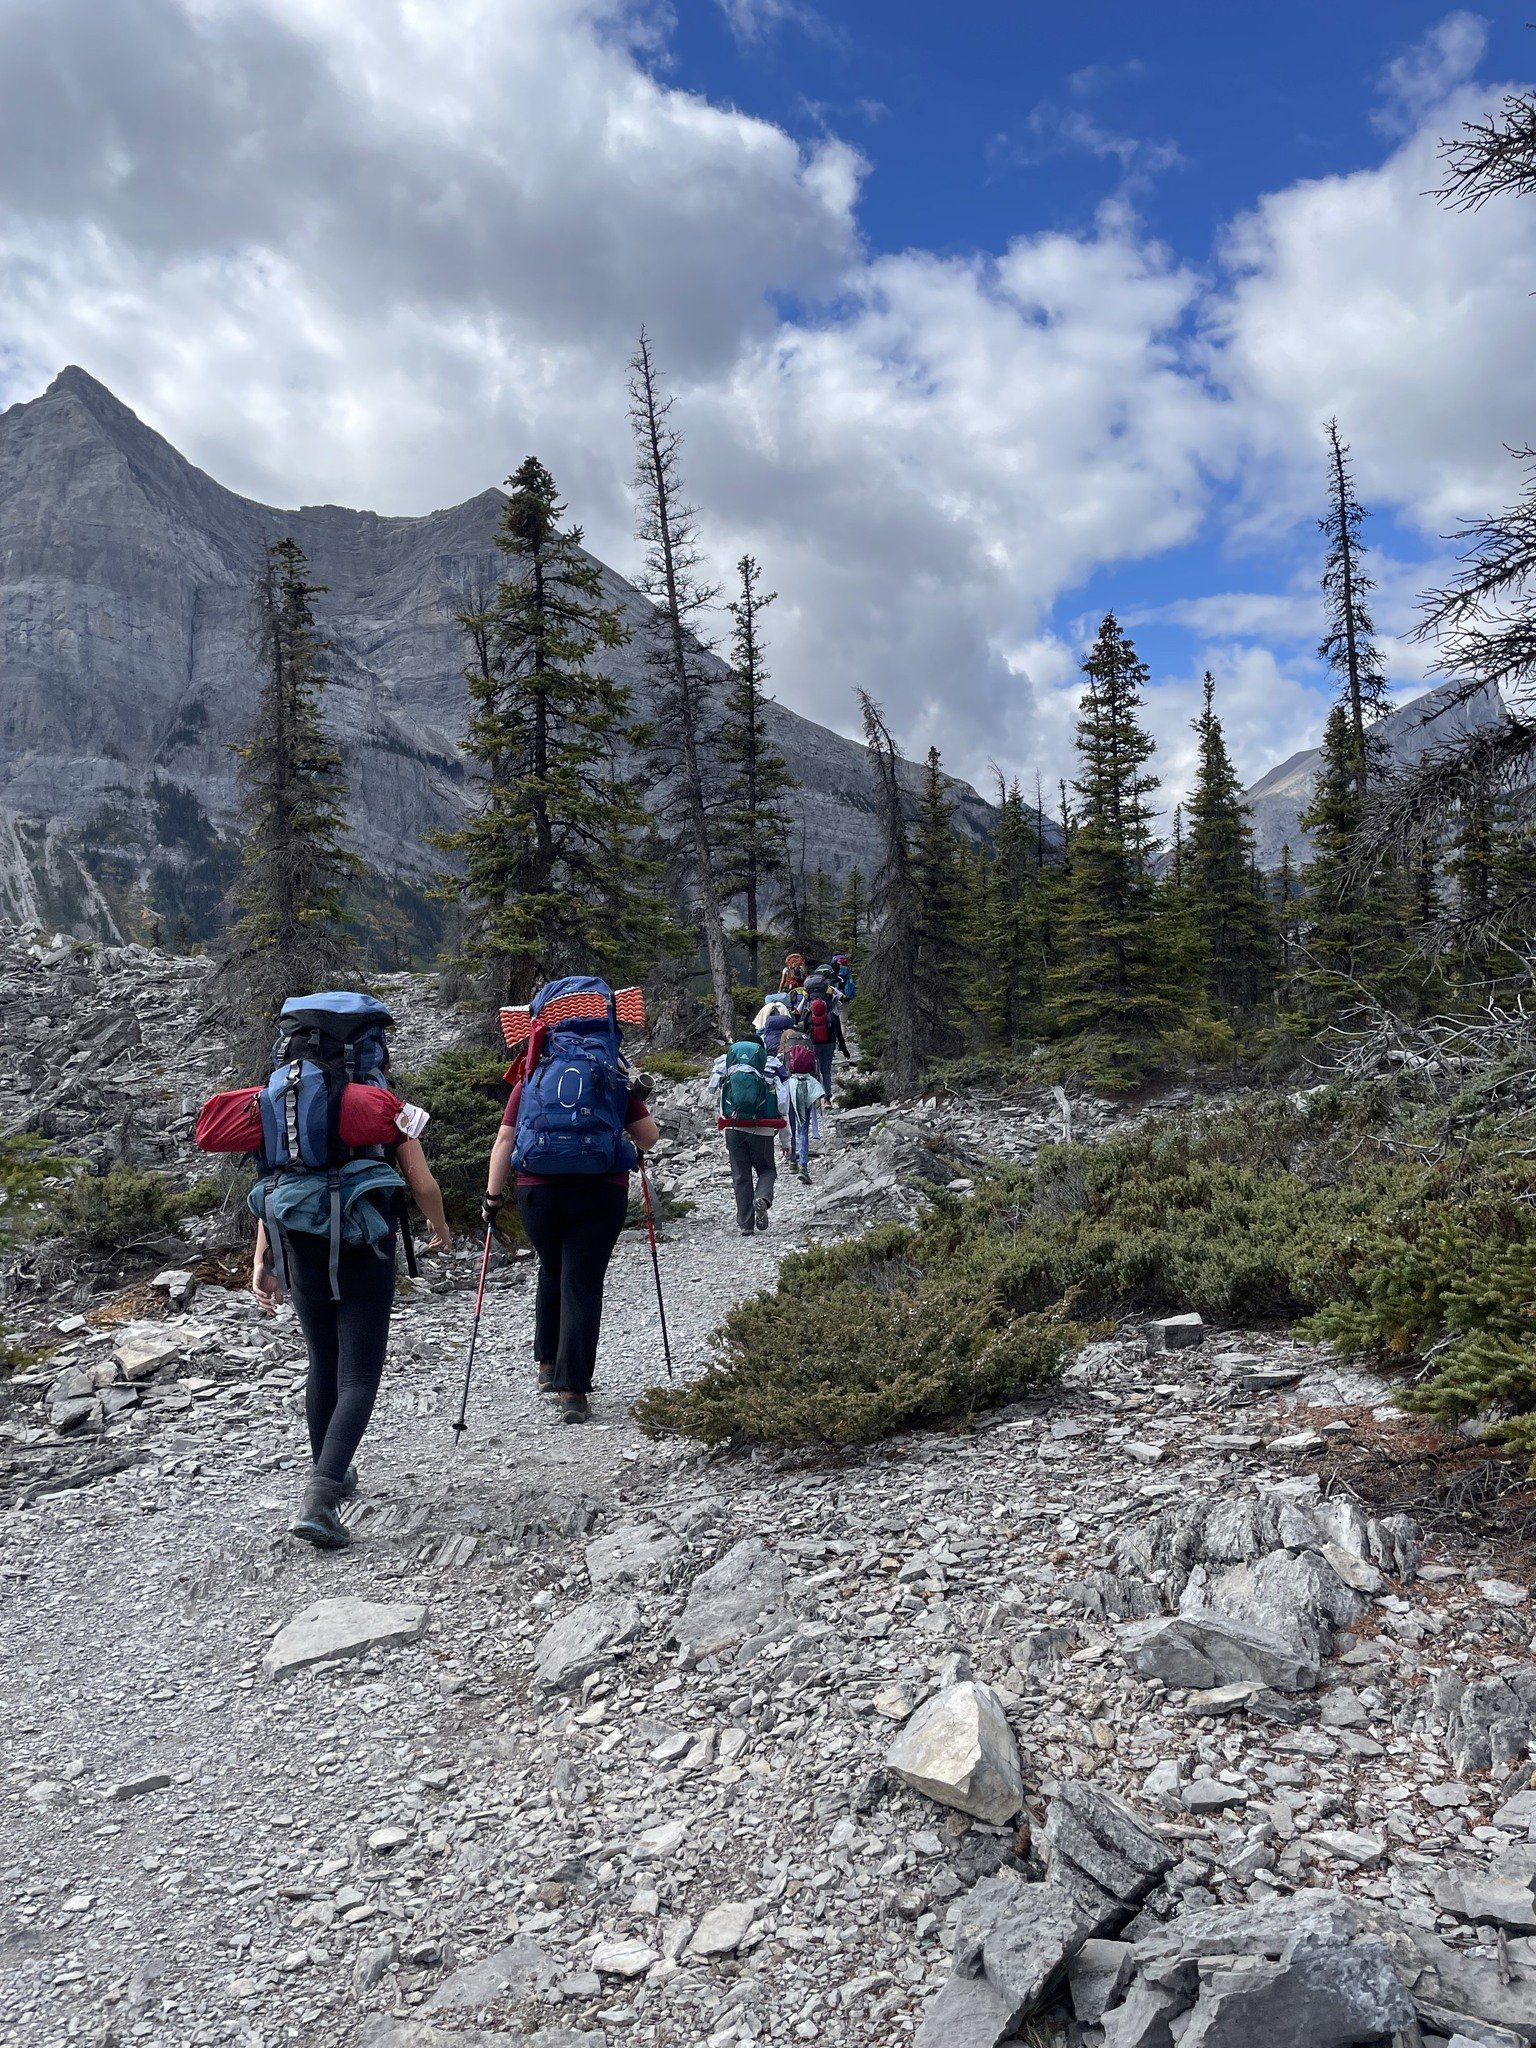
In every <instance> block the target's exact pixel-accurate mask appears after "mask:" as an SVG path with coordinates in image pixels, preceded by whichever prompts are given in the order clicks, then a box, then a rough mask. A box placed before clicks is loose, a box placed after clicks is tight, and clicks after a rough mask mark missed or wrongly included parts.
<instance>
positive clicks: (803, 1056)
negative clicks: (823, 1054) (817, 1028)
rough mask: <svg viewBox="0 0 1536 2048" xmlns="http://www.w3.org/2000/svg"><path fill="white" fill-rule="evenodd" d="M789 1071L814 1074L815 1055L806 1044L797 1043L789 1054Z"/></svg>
mask: <svg viewBox="0 0 1536 2048" xmlns="http://www.w3.org/2000/svg"><path fill="white" fill-rule="evenodd" d="M789 1071H790V1072H791V1073H792V1074H814V1073H815V1071H816V1055H815V1053H813V1052H812V1051H811V1048H810V1047H809V1046H808V1045H797V1046H795V1047H793V1048H792V1050H791V1052H790V1055H789Z"/></svg>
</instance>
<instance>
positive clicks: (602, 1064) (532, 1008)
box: [512, 974, 639, 1175]
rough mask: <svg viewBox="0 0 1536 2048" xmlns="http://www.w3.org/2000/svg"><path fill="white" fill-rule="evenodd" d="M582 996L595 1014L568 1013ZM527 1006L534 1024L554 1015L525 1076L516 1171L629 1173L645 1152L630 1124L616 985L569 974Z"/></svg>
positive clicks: (514, 1158) (519, 1110)
mask: <svg viewBox="0 0 1536 2048" xmlns="http://www.w3.org/2000/svg"><path fill="white" fill-rule="evenodd" d="M582 997H587V998H590V1011H589V1013H588V1014H584V1015H572V1014H570V1011H569V1005H570V1003H571V1002H572V1001H573V1000H575V999H579V998H582ZM528 1010H529V1015H530V1016H531V1017H532V1018H533V1019H534V1021H535V1022H536V1023H537V1021H538V1019H539V1017H540V1016H541V1015H542V1014H543V1013H544V1011H546V1010H549V1011H551V1012H552V1013H553V1014H554V1016H555V1019H556V1021H554V1022H552V1023H551V1025H550V1026H549V1030H548V1035H547V1037H546V1038H545V1041H544V1048H543V1052H542V1055H541V1057H540V1059H539V1063H538V1065H537V1066H536V1067H535V1068H534V1070H533V1072H532V1073H531V1074H529V1075H527V1076H526V1077H525V1078H524V1081H523V1092H522V1095H521V1097H520V1098H519V1101H518V1105H517V1135H516V1140H515V1142H514V1144H513V1147H512V1165H513V1169H514V1171H516V1172H518V1173H535V1174H551V1175H561V1174H568V1173H569V1174H602V1173H629V1172H631V1171H632V1170H633V1169H634V1167H635V1166H636V1165H637V1164H638V1162H639V1154H638V1153H637V1152H636V1150H635V1148H634V1146H633V1145H632V1144H631V1143H630V1141H629V1139H628V1137H627V1136H626V1135H625V1130H624V1126H625V1123H626V1120H627V1117H628V1111H629V1095H630V1088H629V1079H628V1076H627V1075H626V1073H625V1071H624V1064H623V1059H622V1056H621V1054H620V1050H619V1048H620V1045H621V1043H622V1040H623V1035H624V1034H623V1033H622V1031H621V1030H620V1029H619V1020H618V1016H617V1013H616V1012H615V1010H614V1003H613V990H612V989H611V988H610V987H609V986H608V984H607V982H606V981H599V980H598V979H597V978H596V976H595V975H590V974H568V975H566V976H565V977H564V978H563V979H562V980H560V981H549V982H546V983H545V984H544V986H543V988H541V989H540V990H539V992H538V994H537V995H536V996H535V997H534V999H533V1001H532V1002H531V1003H530V1004H529V1005H528Z"/></svg>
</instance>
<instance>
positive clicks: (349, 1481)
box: [339, 1465, 358, 1500]
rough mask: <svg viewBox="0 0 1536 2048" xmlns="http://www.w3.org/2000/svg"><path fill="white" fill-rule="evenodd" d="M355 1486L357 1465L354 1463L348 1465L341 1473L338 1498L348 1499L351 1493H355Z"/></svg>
mask: <svg viewBox="0 0 1536 2048" xmlns="http://www.w3.org/2000/svg"><path fill="white" fill-rule="evenodd" d="M357 1487H358V1478H357V1467H356V1466H355V1465H349V1466H348V1467H347V1469H346V1471H345V1472H344V1473H343V1475H342V1480H341V1493H340V1495H339V1498H340V1499H342V1500H350V1499H351V1498H352V1496H353V1494H355V1493H356V1491H357Z"/></svg>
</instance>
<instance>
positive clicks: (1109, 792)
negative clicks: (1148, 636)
mask: <svg viewBox="0 0 1536 2048" xmlns="http://www.w3.org/2000/svg"><path fill="white" fill-rule="evenodd" d="M1083 673H1084V674H1085V675H1086V676H1087V678H1088V687H1087V689H1086V691H1085V692H1084V694H1083V699H1082V704H1081V708H1080V715H1079V718H1078V725H1077V749H1078V758H1079V762H1080V772H1079V774H1078V777H1077V780H1076V781H1075V783H1074V784H1073V787H1074V788H1075V790H1076V791H1077V794H1078V796H1079V798H1080V799H1081V806H1080V810H1079V814H1078V820H1077V824H1076V829H1075V831H1074V832H1073V834H1072V838H1071V847H1070V855H1071V875H1070V884H1069V887H1070V895H1069V898H1068V909H1067V921H1066V930H1065V932H1064V934H1063V943H1062V955H1061V959H1060V961H1059V964H1058V965H1057V967H1056V968H1055V970H1054V972H1053V973H1052V976H1051V984H1050V990H1049V1001H1048V1010H1049V1016H1050V1020H1051V1023H1052V1026H1053V1028H1054V1030H1055V1032H1056V1033H1057V1035H1058V1036H1060V1037H1063V1038H1067V1039H1071V1040H1074V1041H1076V1044H1075V1047H1074V1050H1073V1057H1075V1058H1077V1059H1079V1060H1080V1061H1081V1062H1082V1063H1083V1064H1084V1065H1085V1067H1086V1068H1087V1069H1088V1070H1089V1071H1090V1072H1091V1073H1092V1074H1093V1075H1094V1076H1095V1078H1096V1079H1097V1080H1098V1081H1099V1082H1100V1083H1101V1084H1102V1085H1117V1084H1129V1083H1132V1082H1134V1081H1135V1080H1136V1079H1137V1078H1138V1077H1139V1076H1140V1075H1141V1074H1142V1073H1143V1072H1145V1070H1146V1068H1147V1066H1148V1064H1149V1063H1150V1062H1151V1060H1152V1059H1153V1058H1154V1057H1155V1048H1156V1044H1157V1041H1158V1039H1159V1038H1160V1037H1161V1036H1162V1035H1163V1034H1164V1033H1165V1032H1167V1031H1168V1030H1169V1029H1170V1028H1172V1026H1173V1025H1174V1024H1176V1023H1177V1021H1178V1019H1179V1014H1180V1006H1181V1003H1183V1002H1185V1001H1186V1000H1187V992H1185V991H1182V990H1181V989H1180V988H1179V987H1178V984H1177V978H1176V970H1175V971H1170V969H1169V967H1168V965H1167V963H1166V962H1165V961H1164V959H1163V957H1162V954H1161V951H1160V949H1159V946H1158V943H1157V909H1158V904H1157V891H1156V889H1155V886H1154V884H1153V881H1152V877H1151V872H1150V860H1151V855H1152V851H1153V843H1152V832H1151V808H1150V798H1151V795H1152V792H1153V791H1154V790H1155V789H1156V788H1157V778H1156V777H1155V776H1153V775H1150V774H1148V773H1147V772H1146V764H1147V762H1148V761H1149V760H1150V759H1151V758H1152V754H1153V751H1154V745H1153V741H1152V737H1151V735H1150V734H1149V733H1147V732H1145V731H1144V730H1143V729H1142V727H1141V725H1140V724H1139V723H1138V722H1137V717H1136V713H1137V711H1138V710H1139V709H1140V706H1141V691H1142V687H1143V685H1144V684H1145V682H1146V680H1147V670H1146V667H1145V664H1144V663H1143V662H1141V661H1140V660H1139V659H1138V657H1137V654H1136V650H1135V648H1134V646H1133V645H1132V644H1131V642H1130V641H1129V640H1128V639H1127V638H1126V636H1125V635H1124V634H1123V633H1122V632H1121V630H1120V627H1119V625H1118V623H1117V622H1116V620H1115V617H1114V615H1113V613H1111V614H1109V615H1107V616H1106V617H1105V620H1104V623H1103V625H1102V626H1101V628H1100V630H1099V636H1098V639H1097V640H1096V641H1095V643H1094V646H1093V650H1092V652H1091V653H1090V654H1089V656H1088V659H1087V660H1086V661H1085V662H1084V663H1083Z"/></svg>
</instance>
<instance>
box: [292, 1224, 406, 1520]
mask: <svg viewBox="0 0 1536 2048" xmlns="http://www.w3.org/2000/svg"><path fill="white" fill-rule="evenodd" d="M283 1247H284V1250H285V1252H286V1254H287V1259H288V1280H289V1286H290V1289H291V1292H292V1296H293V1306H294V1309H295V1311H296V1313H297V1315H298V1318H299V1327H300V1328H301V1329H302V1330H303V1332H304V1341H305V1343H306V1344H307V1345H308V1346H309V1379H308V1382H307V1383H306V1385H305V1388H304V1415H305V1419H306V1420H307V1421H308V1423H309V1448H310V1452H311V1454H312V1456H313V1457H314V1461H315V1469H316V1471H317V1472H318V1473H319V1474H320V1476H321V1478H322V1479H334V1480H336V1481H338V1482H339V1481H341V1480H342V1479H344V1478H345V1477H346V1473H347V1467H348V1466H349V1465H350V1464H351V1462H352V1460H353V1459H354V1458H355V1457H356V1455H357V1447H358V1445H359V1444H360V1443H361V1442H362V1440H363V1431H364V1430H365V1429H366V1428H367V1427H368V1418H369V1417H370V1416H371V1415H372V1413H373V1404H374V1401H375V1400H376V1399H377V1398H378V1392H379V1381H380V1380H381V1379H382V1378H383V1377H384V1352H385V1348H386V1346H387V1345H388V1343H389V1312H390V1308H391V1307H392V1305H393V1303H394V1299H395V1256H394V1241H393V1239H391V1240H390V1241H389V1243H388V1244H387V1245H386V1246H385V1256H384V1257H383V1258H380V1257H379V1255H378V1253H377V1252H375V1251H373V1250H371V1249H370V1248H369V1247H368V1246H367V1245H361V1244H346V1245H343V1246H342V1248H341V1261H340V1264H339V1266H338V1268H337V1277H338V1280H339V1282H340V1286H341V1299H340V1301H332V1299H331V1247H330V1241H329V1239H327V1238H323V1237H311V1236H308V1235H306V1234H303V1233H301V1232H299V1231H293V1232H291V1233H287V1234H285V1236H284V1240H283Z"/></svg>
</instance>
